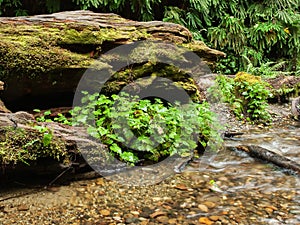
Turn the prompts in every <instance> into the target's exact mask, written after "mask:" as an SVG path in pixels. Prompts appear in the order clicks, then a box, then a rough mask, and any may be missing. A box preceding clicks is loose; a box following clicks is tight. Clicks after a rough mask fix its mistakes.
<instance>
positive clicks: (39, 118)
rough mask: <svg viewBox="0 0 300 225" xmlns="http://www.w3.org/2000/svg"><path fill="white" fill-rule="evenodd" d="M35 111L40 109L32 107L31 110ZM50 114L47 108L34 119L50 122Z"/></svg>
mask: <svg viewBox="0 0 300 225" xmlns="http://www.w3.org/2000/svg"><path fill="white" fill-rule="evenodd" d="M33 111H34V112H36V113H41V110H39V109H34V110H33ZM50 115H51V111H50V110H47V111H45V112H44V113H43V114H42V115H41V116H38V117H36V121H38V122H52V119H51V118H50V117H49V116H50Z"/></svg>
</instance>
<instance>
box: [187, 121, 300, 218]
mask: <svg viewBox="0 0 300 225" xmlns="http://www.w3.org/2000/svg"><path fill="white" fill-rule="evenodd" d="M237 145H256V146H261V147H263V148H266V149H268V150H272V151H274V152H277V153H279V154H282V155H284V156H286V157H288V158H289V159H291V160H293V161H295V162H297V163H300V127H299V126H296V125H287V126H283V127H281V128H274V129H269V130H267V131H265V130H259V129H257V130H256V129H253V130H249V131H247V132H246V133H244V134H243V135H241V136H239V137H236V138H233V139H231V140H226V141H225V147H227V148H225V150H221V151H218V152H213V151H208V152H207V153H206V154H205V155H204V156H203V157H202V158H201V159H200V160H199V161H198V162H197V163H193V164H192V165H191V166H189V167H187V168H186V171H189V172H196V171H197V172H202V173H209V174H210V176H211V177H213V178H214V179H215V180H216V181H217V180H218V181H219V186H218V187H219V188H220V189H221V190H222V191H224V192H225V193H235V194H240V195H243V194H245V193H247V192H252V193H257V196H260V197H261V198H264V196H266V195H269V196H272V195H273V198H276V197H278V195H280V194H281V195H284V194H285V195H289V194H290V196H289V197H290V199H289V212H290V213H291V215H294V216H291V218H289V219H287V220H285V222H283V220H282V219H281V218H280V217H278V219H276V217H275V218H272V219H266V218H264V217H263V216H262V218H261V219H260V220H261V222H264V223H265V224H300V177H299V175H295V174H294V175H293V174H291V173H290V171H284V170H283V169H280V168H278V167H276V166H274V165H272V164H268V163H265V162H262V161H260V160H257V159H253V158H250V157H249V156H248V155H247V154H246V153H243V152H238V151H234V150H230V149H232V148H230V147H229V146H237ZM212 174H213V175H212ZM279 193H280V194H279ZM282 193H284V194H282ZM287 198H288V197H287ZM274 202H276V200H275V201H274ZM274 202H273V203H271V200H270V199H266V202H265V203H264V202H263V201H260V204H258V205H259V206H262V207H263V206H264V205H268V204H274ZM278 202H280V200H278ZM278 205H279V207H280V206H282V207H284V204H282V205H280V203H279V204H278ZM228 207H230V206H228ZM249 207H255V206H254V205H253V203H252V205H251V204H250V205H249ZM262 207H258V208H256V210H263V208H262ZM222 210H224V207H223V208H222ZM277 210H278V211H280V209H279V208H278V207H277ZM264 213H265V212H262V214H264Z"/></svg>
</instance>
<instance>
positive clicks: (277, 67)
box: [243, 55, 292, 79]
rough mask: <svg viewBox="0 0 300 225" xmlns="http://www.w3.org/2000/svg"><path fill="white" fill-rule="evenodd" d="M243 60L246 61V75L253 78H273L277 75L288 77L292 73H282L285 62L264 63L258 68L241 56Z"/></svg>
mask: <svg viewBox="0 0 300 225" xmlns="http://www.w3.org/2000/svg"><path fill="white" fill-rule="evenodd" d="M243 57H244V59H245V60H246V61H247V63H248V65H247V70H246V72H247V73H250V74H253V75H255V76H260V77H262V78H263V79H268V78H275V77H277V76H279V75H290V74H292V72H284V71H283V70H284V69H283V68H284V67H285V65H286V63H287V62H286V61H282V62H278V63H276V62H266V63H261V64H260V66H254V65H253V64H252V62H251V61H250V60H249V58H248V57H247V56H245V55H243Z"/></svg>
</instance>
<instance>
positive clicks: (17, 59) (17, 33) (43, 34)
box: [0, 24, 149, 79]
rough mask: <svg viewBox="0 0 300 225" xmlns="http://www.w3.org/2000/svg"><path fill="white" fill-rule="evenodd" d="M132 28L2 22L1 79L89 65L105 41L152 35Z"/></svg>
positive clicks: (0, 27)
mask: <svg viewBox="0 0 300 225" xmlns="http://www.w3.org/2000/svg"><path fill="white" fill-rule="evenodd" d="M72 26H73V28H72ZM74 27H77V29H79V28H78V27H80V29H81V30H76V29H74ZM129 30H130V31H128V30H126V31H123V30H122V29H121V30H116V29H114V28H97V27H95V26H92V25H90V26H89V25H86V24H82V26H80V24H76V26H75V25H72V24H68V25H64V24H58V25H57V24H51V25H44V26H40V25H30V26H29V25H12V24H0V39H1V42H0V55H1V58H0V65H1V71H2V73H1V74H0V76H1V77H0V79H1V78H2V79H3V77H5V76H8V75H14V76H15V75H18V76H27V77H34V76H35V75H39V74H41V73H42V74H46V73H47V72H48V71H53V70H58V69H61V68H88V67H89V66H90V65H91V63H92V62H93V57H92V56H91V53H92V51H94V50H100V51H101V45H102V43H104V42H105V43H107V42H112V41H115V40H132V41H135V40H140V39H145V38H146V37H148V36H149V35H148V34H147V33H146V32H145V30H137V29H136V28H134V27H133V29H129ZM76 45H81V49H88V52H82V51H80V50H78V51H77V50H76V49H77V48H78V46H76ZM84 46H88V48H87V47H84ZM79 48H80V47H79ZM97 66H98V67H99V65H97ZM103 66H104V67H106V66H105V65H101V67H103Z"/></svg>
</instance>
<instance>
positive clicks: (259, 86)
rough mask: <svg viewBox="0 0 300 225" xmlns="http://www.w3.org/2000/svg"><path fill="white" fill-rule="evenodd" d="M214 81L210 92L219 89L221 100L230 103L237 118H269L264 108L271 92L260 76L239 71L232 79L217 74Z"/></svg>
mask: <svg viewBox="0 0 300 225" xmlns="http://www.w3.org/2000/svg"><path fill="white" fill-rule="evenodd" d="M216 83H217V85H216V86H215V87H213V89H212V90H211V92H216V89H219V90H221V93H222V96H223V100H224V101H225V102H228V103H229V104H230V105H231V108H232V110H233V112H234V113H235V115H236V116H237V117H238V118H240V119H246V120H248V121H265V122H268V121H269V120H270V114H269V113H268V111H267V110H266V109H267V106H268V103H267V99H268V98H269V97H271V92H270V91H269V90H268V88H267V83H265V82H264V81H262V80H261V78H260V77H258V76H254V75H251V74H248V73H245V72H239V73H237V74H236V77H235V78H234V79H233V78H228V77H225V76H223V75H219V76H218V77H217V78H216Z"/></svg>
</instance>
